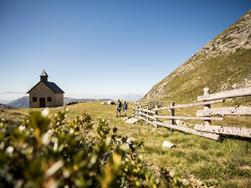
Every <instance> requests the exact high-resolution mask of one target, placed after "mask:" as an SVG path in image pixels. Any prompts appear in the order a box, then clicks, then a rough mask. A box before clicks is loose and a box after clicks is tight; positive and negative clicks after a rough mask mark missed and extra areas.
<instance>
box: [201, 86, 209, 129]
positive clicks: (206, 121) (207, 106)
mask: <svg viewBox="0 0 251 188" xmlns="http://www.w3.org/2000/svg"><path fill="white" fill-rule="evenodd" d="M203 92H204V93H203V95H204V96H205V95H208V94H210V89H209V87H205V88H204V89H203ZM203 106H204V110H209V109H210V108H211V105H210V104H205V105H203ZM208 117H211V116H208ZM204 125H211V120H204Z"/></svg>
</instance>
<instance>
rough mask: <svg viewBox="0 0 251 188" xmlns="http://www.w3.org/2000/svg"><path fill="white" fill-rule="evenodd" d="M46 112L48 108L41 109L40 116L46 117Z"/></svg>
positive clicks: (47, 112)
mask: <svg viewBox="0 0 251 188" xmlns="http://www.w3.org/2000/svg"><path fill="white" fill-rule="evenodd" d="M48 114H49V108H45V109H43V111H42V116H43V117H47V116H48Z"/></svg>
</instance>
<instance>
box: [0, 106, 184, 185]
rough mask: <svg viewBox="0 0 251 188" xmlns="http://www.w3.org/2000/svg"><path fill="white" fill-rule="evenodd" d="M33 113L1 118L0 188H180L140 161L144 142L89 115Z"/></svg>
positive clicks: (174, 181) (44, 111) (161, 173)
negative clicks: (95, 122) (19, 117)
mask: <svg viewBox="0 0 251 188" xmlns="http://www.w3.org/2000/svg"><path fill="white" fill-rule="evenodd" d="M47 115H48V109H45V110H43V111H42V112H38V111H35V112H32V113H31V114H30V115H29V116H27V118H24V120H23V122H22V123H21V122H15V123H14V124H10V121H7V120H5V119H4V118H2V120H1V122H0V187H46V188H47V187H51V188H55V187H65V186H68V187H102V188H108V187H157V186H158V187H159V186H165V187H166V186H167V187H169V186H172V187H173V186H179V187H180V186H182V184H181V182H180V181H178V180H177V179H176V178H173V177H171V176H170V175H169V173H168V172H167V171H165V170H161V171H160V174H159V175H155V174H154V171H152V172H151V169H150V168H148V167H147V165H146V164H145V163H144V161H142V159H141V157H140V156H139V155H138V149H139V148H140V147H141V146H142V144H143V142H142V141H140V140H134V141H132V140H130V139H128V137H126V136H120V135H119V134H118V133H117V128H116V127H113V128H111V127H109V125H108V123H107V122H106V121H104V120H100V121H99V124H98V125H97V128H96V131H93V122H92V119H91V117H90V116H89V115H87V114H85V113H83V115H81V116H77V117H76V118H75V119H74V120H72V121H67V120H66V119H65V118H66V115H67V114H66V112H65V111H64V112H61V111H60V112H58V113H57V114H54V116H53V118H52V117H50V118H49V117H47Z"/></svg>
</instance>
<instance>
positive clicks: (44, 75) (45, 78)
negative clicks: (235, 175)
mask: <svg viewBox="0 0 251 188" xmlns="http://www.w3.org/2000/svg"><path fill="white" fill-rule="evenodd" d="M40 81H42V82H47V81H48V74H47V73H46V72H45V70H43V71H42V73H41V74H40Z"/></svg>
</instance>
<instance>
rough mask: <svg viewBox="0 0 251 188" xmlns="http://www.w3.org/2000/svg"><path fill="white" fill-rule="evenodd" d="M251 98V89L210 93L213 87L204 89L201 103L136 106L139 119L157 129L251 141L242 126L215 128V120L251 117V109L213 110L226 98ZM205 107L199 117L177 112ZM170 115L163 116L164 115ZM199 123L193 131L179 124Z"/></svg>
mask: <svg viewBox="0 0 251 188" xmlns="http://www.w3.org/2000/svg"><path fill="white" fill-rule="evenodd" d="M246 96H251V87H249V88H242V89H234V90H228V91H222V92H218V93H213V94H211V93H210V90H209V88H204V94H203V95H202V96H198V97H197V102H194V103H189V104H175V102H171V104H170V106H163V105H161V104H155V105H153V103H151V104H150V105H147V106H145V107H142V106H141V105H140V104H139V105H137V106H136V109H135V117H136V118H138V119H140V120H143V121H144V122H146V123H148V124H151V125H153V126H155V127H166V128H168V129H171V130H178V131H181V132H185V133H190V134H195V135H198V136H202V137H206V138H209V139H213V140H219V139H220V135H232V136H238V137H246V138H251V129H250V128H246V127H238V126H218V125H213V124H212V121H213V122H214V121H223V120H224V117H225V116H251V107H250V106H238V107H221V108H212V104H218V103H223V102H224V101H225V99H229V98H236V97H246ZM198 106H201V107H203V109H202V110H197V112H196V115H195V116H177V115H176V109H179V108H191V107H198ZM159 112H162V114H163V113H167V112H168V115H159V114H160V113H159ZM186 120H196V121H202V123H200V124H197V123H196V124H195V125H194V127H193V128H191V127H188V126H184V125H178V124H177V122H179V121H186Z"/></svg>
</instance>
